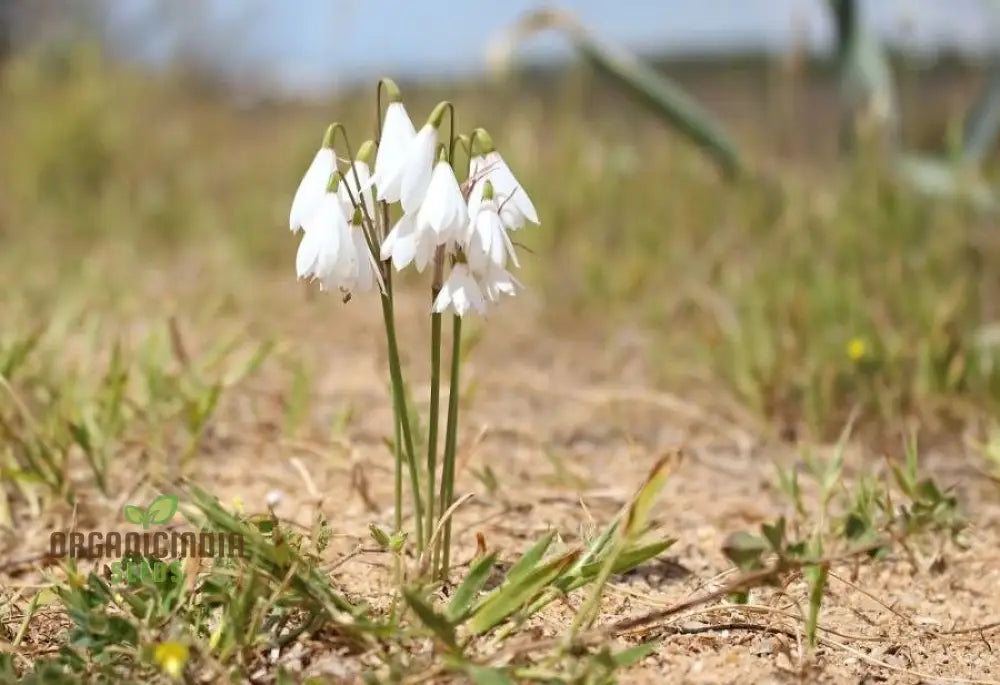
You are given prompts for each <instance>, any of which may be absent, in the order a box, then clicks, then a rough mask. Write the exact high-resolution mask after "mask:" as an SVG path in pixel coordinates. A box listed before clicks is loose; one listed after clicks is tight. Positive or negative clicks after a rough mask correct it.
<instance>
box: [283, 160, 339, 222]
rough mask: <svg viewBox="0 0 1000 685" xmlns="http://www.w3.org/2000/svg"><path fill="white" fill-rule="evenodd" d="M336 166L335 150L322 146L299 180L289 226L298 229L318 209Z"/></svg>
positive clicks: (289, 217) (289, 216)
mask: <svg viewBox="0 0 1000 685" xmlns="http://www.w3.org/2000/svg"><path fill="white" fill-rule="evenodd" d="M335 168H336V159H335V158H334V155H333V150H331V149H330V148H320V150H319V151H318V152H317V153H316V155H315V156H314V157H313V160H312V162H311V163H310V164H309V168H308V169H306V173H305V175H303V176H302V180H301V181H300V182H299V187H298V188H297V189H296V190H295V196H294V197H293V198H292V208H291V211H289V213H288V228H289V229H290V230H291V231H292V232H295V231H298V230H299V229H300V228H302V225H303V224H304V223H305V222H306V221H307V220H308V219H309V216H310V215H311V214H312V213H313V212H314V211H316V208H317V207H318V206H319V203H320V201H321V200H322V199H323V196H324V195H325V194H326V187H327V185H328V184H329V182H330V174H332V173H333V172H334V169H335Z"/></svg>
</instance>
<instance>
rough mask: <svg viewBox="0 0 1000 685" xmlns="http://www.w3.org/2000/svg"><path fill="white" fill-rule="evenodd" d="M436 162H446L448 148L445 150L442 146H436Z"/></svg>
mask: <svg viewBox="0 0 1000 685" xmlns="http://www.w3.org/2000/svg"><path fill="white" fill-rule="evenodd" d="M437 161H439V162H447V161H448V148H446V147H445V146H444V145H438V150H437Z"/></svg>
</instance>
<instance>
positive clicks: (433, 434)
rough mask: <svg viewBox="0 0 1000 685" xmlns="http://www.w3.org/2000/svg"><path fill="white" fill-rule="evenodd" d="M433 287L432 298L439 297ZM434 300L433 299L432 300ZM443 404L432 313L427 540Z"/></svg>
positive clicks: (437, 325)
mask: <svg viewBox="0 0 1000 685" xmlns="http://www.w3.org/2000/svg"><path fill="white" fill-rule="evenodd" d="M437 290H439V288H434V289H433V291H432V292H433V293H434V294H433V295H432V298H436V297H437ZM431 301H432V302H433V299H432V300H431ZM440 405H441V315H440V314H437V313H435V314H431V406H430V412H429V414H430V415H429V417H428V421H429V422H430V423H429V424H428V426H427V542H428V543H430V536H431V534H432V532H433V530H434V500H435V493H436V492H437V438H438V413H439V407H440ZM442 511H444V510H443V509H442Z"/></svg>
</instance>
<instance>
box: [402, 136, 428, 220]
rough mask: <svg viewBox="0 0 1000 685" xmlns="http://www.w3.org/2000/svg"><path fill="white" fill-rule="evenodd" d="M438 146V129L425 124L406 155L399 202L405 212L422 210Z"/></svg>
mask: <svg viewBox="0 0 1000 685" xmlns="http://www.w3.org/2000/svg"><path fill="white" fill-rule="evenodd" d="M436 144H437V129H436V128H434V126H432V125H431V124H430V123H427V124H424V126H423V128H421V129H420V130H419V131H418V132H417V135H416V137H415V138H414V139H413V142H412V143H410V149H409V151H408V152H407V155H406V162H405V163H404V164H403V178H402V182H401V183H402V185H401V187H400V196H399V202H400V204H401V205H402V206H403V211H404V212H406V213H407V214H412V213H413V212H416V211H417V210H418V209H419V208H420V203H422V202H423V201H424V196H425V195H426V194H427V187H428V186H429V185H430V183H431V167H432V166H433V164H434V146H435V145H436Z"/></svg>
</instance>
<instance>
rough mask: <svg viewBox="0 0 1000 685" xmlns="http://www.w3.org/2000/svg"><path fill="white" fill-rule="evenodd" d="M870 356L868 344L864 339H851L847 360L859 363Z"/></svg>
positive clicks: (848, 345) (848, 344)
mask: <svg viewBox="0 0 1000 685" xmlns="http://www.w3.org/2000/svg"><path fill="white" fill-rule="evenodd" d="M867 356H868V343H867V342H865V341H864V339H863V338H851V339H850V341H849V342H848V343H847V358H848V359H850V360H851V361H852V362H859V361H861V360H862V359H864V358H865V357H867Z"/></svg>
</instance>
